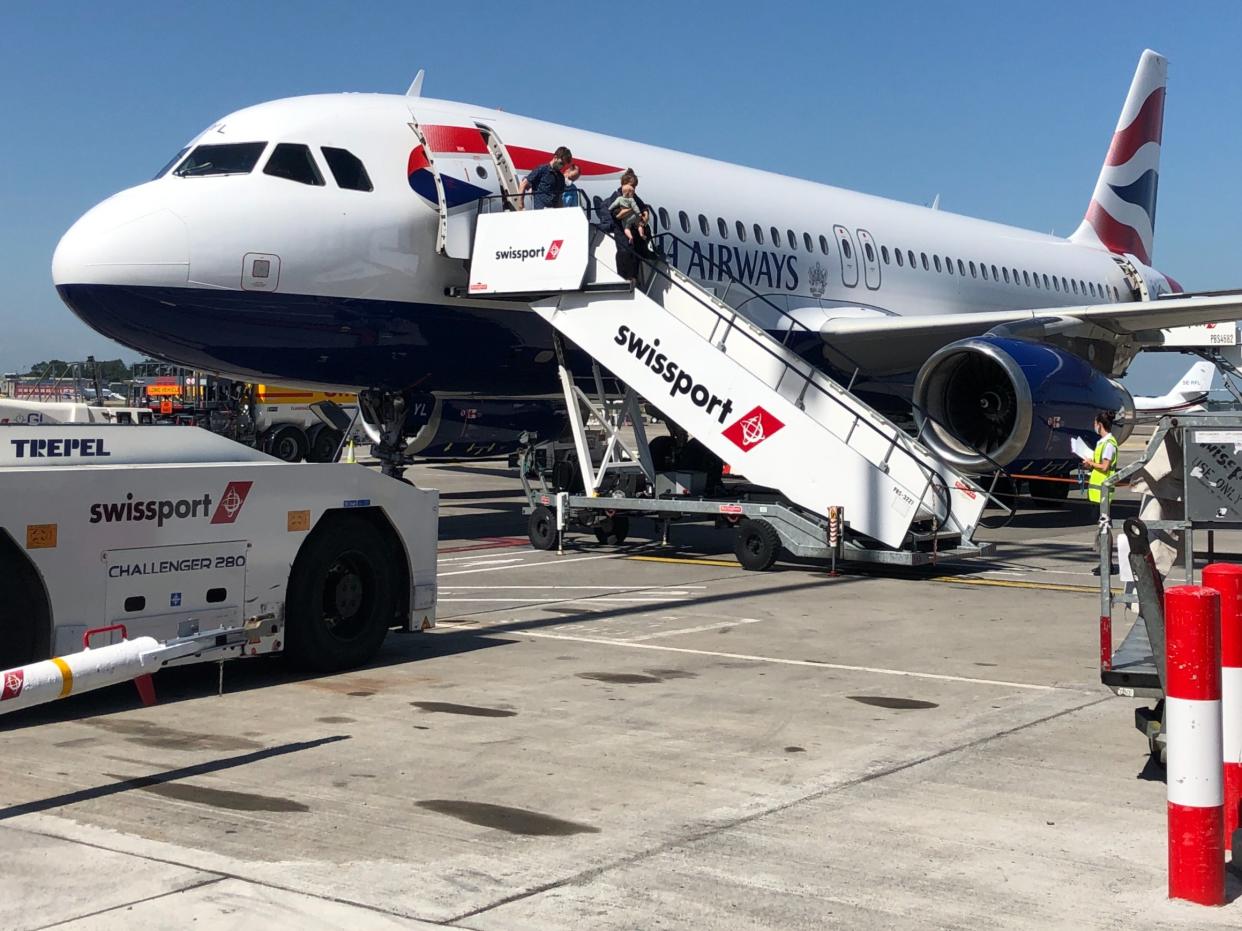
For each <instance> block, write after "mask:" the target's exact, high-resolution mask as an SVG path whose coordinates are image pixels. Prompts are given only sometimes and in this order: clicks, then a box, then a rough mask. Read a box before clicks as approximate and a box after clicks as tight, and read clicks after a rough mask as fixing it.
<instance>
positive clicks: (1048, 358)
mask: <svg viewBox="0 0 1242 931" xmlns="http://www.w3.org/2000/svg"><path fill="white" fill-rule="evenodd" d="M1101 410H1110V411H1115V412H1117V418H1118V422H1117V426H1116V427H1115V428H1114V430H1113V434H1114V436H1116V437H1117V440H1118V442H1122V441H1124V440H1125V438H1126V437H1127V436H1129V434H1130V431H1131V430H1132V429H1133V423H1134V402H1133V400H1132V399H1131V397H1130V392H1129V391H1127V390H1126V389H1125V388H1124V387H1122V385H1121V384H1119V383H1118V382H1117V381H1115V380H1113V379H1112V378H1109V377H1108V376H1106V375H1104V374H1103V373H1101V372H1100V371H1098V370H1097V369H1095V368H1093V367H1092V366H1091V365H1090V364H1089V363H1088V362H1086V361H1085V360H1083V359H1081V358H1079V357H1078V356H1076V355H1074V354H1072V353H1069V352H1066V351H1065V350H1063V349H1060V348H1058V347H1056V346H1052V345H1050V344H1048V343H1036V342H1031V341H1029V340H1023V339H1014V338H1008V337H998V336H979V337H972V338H970V339H963V340H959V341H958V342H956V343H950V344H949V345H948V346H945V347H944V348H943V349H941V350H939V351H938V352H936V353H935V354H934V355H932V356H931V358H929V359H928V360H927V361H926V362H925V363H924V364H923V367H922V368H921V369H920V370H919V373H918V377H917V378H916V379H915V383H914V417H915V422H916V423H917V424H918V426H919V428H920V430H921V433H922V439H923V442H924V443H925V444H926V445H927V446H928V447H930V448H931V449H932V450H933V451H934V452H935V453H936V454H937V455H939V456H940V457H941V458H943V459H944V460H945V461H946V462H949V463H951V464H953V465H955V466H958V467H959V468H962V469H965V470H969V471H973V472H990V471H992V470H993V469H995V468H996V466H997V465H1000V466H1003V467H1005V468H1006V469H1008V470H1009V471H1011V472H1026V471H1039V472H1043V473H1051V472H1054V471H1056V466H1057V465H1063V466H1066V467H1068V466H1069V465H1070V464H1071V463H1073V462H1076V461H1077V459H1078V457H1077V456H1075V455H1074V453H1073V452H1072V451H1071V450H1070V440H1071V439H1072V438H1073V437H1075V436H1078V437H1082V438H1083V439H1085V440H1087V442H1088V445H1091V446H1094V443H1095V441H1094V438H1093V422H1094V420H1095V415H1096V413H1097V412H1098V411H1101Z"/></svg>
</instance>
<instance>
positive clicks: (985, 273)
mask: <svg viewBox="0 0 1242 931" xmlns="http://www.w3.org/2000/svg"><path fill="white" fill-rule="evenodd" d="M970 267H971V269H972V270H973V269H974V267H975V266H974V263H973V262H972V263H971V266H970ZM979 274H980V276H981V277H982V278H983V280H984V281H987V280H988V267H987V266H986V265H984V264H983V263H982V262H980V263H979Z"/></svg>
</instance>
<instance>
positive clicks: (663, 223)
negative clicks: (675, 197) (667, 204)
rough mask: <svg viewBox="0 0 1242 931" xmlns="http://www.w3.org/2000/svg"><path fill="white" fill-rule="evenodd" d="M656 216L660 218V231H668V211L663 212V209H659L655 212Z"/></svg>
mask: <svg viewBox="0 0 1242 931" xmlns="http://www.w3.org/2000/svg"><path fill="white" fill-rule="evenodd" d="M656 215H657V216H658V217H659V218H660V229H662V230H666V229H668V228H669V226H670V225H671V224H670V223H669V222H668V211H667V210H665V209H664V208H663V207H660V208H659V209H658V210H656Z"/></svg>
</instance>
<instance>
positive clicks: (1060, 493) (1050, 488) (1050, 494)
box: [1030, 479, 1074, 507]
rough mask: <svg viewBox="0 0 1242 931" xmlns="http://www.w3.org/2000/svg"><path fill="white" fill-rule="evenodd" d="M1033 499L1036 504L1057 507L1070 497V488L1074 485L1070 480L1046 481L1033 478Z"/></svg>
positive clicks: (1031, 482)
mask: <svg viewBox="0 0 1242 931" xmlns="http://www.w3.org/2000/svg"><path fill="white" fill-rule="evenodd" d="M1030 485H1031V500H1033V501H1034V502H1035V503H1036V504H1046V505H1048V506H1050V507H1056V506H1057V505H1059V504H1061V503H1062V502H1064V501H1065V500H1066V499H1068V498H1069V493H1070V489H1071V488H1073V487H1074V486H1073V485H1072V484H1071V483H1069V482H1046V481H1041V480H1040V479H1031V480H1030Z"/></svg>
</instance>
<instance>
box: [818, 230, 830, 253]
mask: <svg viewBox="0 0 1242 931" xmlns="http://www.w3.org/2000/svg"><path fill="white" fill-rule="evenodd" d="M819 251H820V252H822V253H823V254H824V255H827V254H828V237H827V236H825V235H824V234H823V233H820V234H819Z"/></svg>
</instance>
